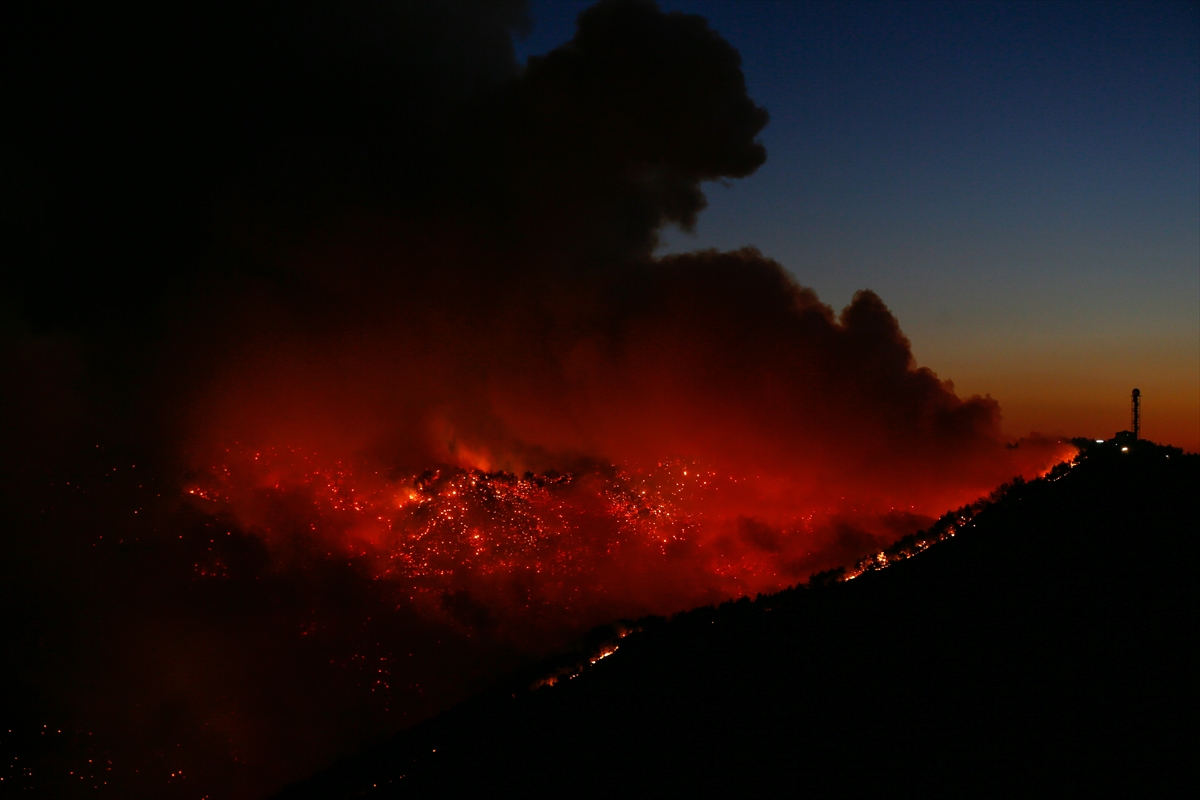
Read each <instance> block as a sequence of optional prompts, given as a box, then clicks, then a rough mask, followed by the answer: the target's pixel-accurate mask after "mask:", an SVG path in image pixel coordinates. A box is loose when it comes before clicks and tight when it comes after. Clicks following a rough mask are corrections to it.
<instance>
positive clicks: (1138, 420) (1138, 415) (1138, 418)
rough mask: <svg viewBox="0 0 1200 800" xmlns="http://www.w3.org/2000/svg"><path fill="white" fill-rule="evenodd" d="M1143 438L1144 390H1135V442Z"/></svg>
mask: <svg viewBox="0 0 1200 800" xmlns="http://www.w3.org/2000/svg"><path fill="white" fill-rule="evenodd" d="M1140 438H1142V390H1141V389H1134V390H1133V440H1134V441H1135V442H1136V441H1137V440H1138V439H1140Z"/></svg>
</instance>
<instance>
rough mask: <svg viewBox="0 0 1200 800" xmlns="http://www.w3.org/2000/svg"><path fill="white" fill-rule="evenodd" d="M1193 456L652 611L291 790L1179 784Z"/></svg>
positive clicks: (1101, 467)
mask: <svg viewBox="0 0 1200 800" xmlns="http://www.w3.org/2000/svg"><path fill="white" fill-rule="evenodd" d="M1198 478H1200V457H1197V456H1184V455H1182V454H1181V453H1180V452H1179V451H1177V450H1168V449H1166V448H1159V447H1155V446H1152V445H1149V444H1148V443H1142V444H1140V445H1139V446H1138V448H1137V451H1136V452H1133V453H1120V452H1119V451H1117V450H1116V449H1115V448H1114V447H1112V446H1105V447H1099V448H1094V449H1093V450H1092V451H1091V452H1090V453H1088V454H1087V455H1086V456H1085V457H1083V458H1081V459H1080V463H1079V464H1078V465H1077V466H1075V467H1074V468H1073V469H1071V470H1069V471H1067V470H1060V471H1059V472H1058V473H1056V474H1055V475H1054V476H1052V477H1050V478H1045V479H1042V480H1038V481H1034V482H1031V483H1027V484H1018V485H1016V486H1013V487H1011V488H1010V489H1009V490H1008V491H1007V492H1006V493H1005V494H1004V495H1003V497H1002V498H1000V499H999V500H997V501H996V502H994V503H992V504H990V505H988V506H987V507H986V508H984V509H983V510H982V511H981V512H980V513H979V514H978V515H977V516H976V517H975V518H974V520H973V524H972V525H969V526H968V527H967V528H966V529H964V530H962V531H961V532H960V533H959V534H958V535H957V536H955V537H954V538H952V539H949V540H947V541H944V542H942V543H940V544H938V545H936V546H934V547H932V548H931V549H930V550H928V551H927V552H925V553H922V554H920V555H918V556H916V557H915V558H912V559H910V560H907V561H903V562H901V563H899V564H896V565H894V566H892V567H889V568H888V569H886V570H883V571H880V572H872V573H866V574H864V575H862V576H860V577H858V578H856V579H855V580H852V581H848V582H845V583H839V584H835V585H833V586H828V587H825V588H814V589H796V590H790V591H787V592H784V593H781V594H779V595H774V596H771V597H763V598H760V599H759V600H758V601H756V602H752V601H749V600H743V601H740V602H737V603H727V604H725V605H723V606H721V607H719V608H715V609H714V608H706V609H698V610H696V611H693V612H689V613H687V614H683V615H679V616H677V617H676V618H674V619H673V620H671V621H670V622H663V621H659V622H658V623H657V624H655V623H654V622H653V621H649V622H645V623H644V627H645V630H643V631H642V632H640V633H637V634H634V635H631V636H629V637H627V638H626V639H624V640H622V642H621V645H620V650H619V652H618V653H616V654H615V655H614V656H613V657H612V658H606V659H604V660H603V661H600V662H598V663H597V664H596V665H595V666H594V667H592V668H590V669H588V670H586V671H585V672H584V673H583V674H581V675H580V676H579V677H578V678H575V679H572V680H560V681H559V682H558V684H557V685H554V686H552V687H546V688H541V689H537V690H534V691H531V692H520V691H518V692H513V691H504V692H500V691H497V692H495V693H493V694H492V695H490V696H485V697H479V698H476V700H474V701H472V702H471V703H468V704H466V705H465V706H463V707H460V708H459V709H456V710H454V711H452V712H450V713H448V714H445V715H442V716H441V717H439V718H437V719H435V720H433V721H431V722H430V723H427V724H425V725H423V726H421V727H419V728H417V729H416V730H414V731H411V732H409V733H407V734H404V735H402V736H400V737H398V738H397V739H395V740H393V741H390V742H388V743H386V744H383V745H380V746H379V747H377V748H376V749H375V750H373V751H371V752H368V753H364V754H362V755H361V756H359V757H358V758H356V759H353V760H351V761H348V762H345V763H343V764H341V765H339V766H338V767H336V768H334V769H333V770H330V771H329V772H327V773H325V774H323V775H320V776H318V777H317V778H314V779H313V780H311V781H309V782H307V783H305V784H301V785H298V786H294V787H292V788H291V789H290V790H288V791H287V792H285V793H284V796H285V797H287V798H301V797H320V798H330V797H359V796H366V797H426V796H468V795H471V794H476V793H482V794H492V793H495V792H497V791H500V790H502V789H503V790H504V791H505V793H506V794H511V795H513V796H520V795H525V796H529V795H538V796H562V797H570V796H577V795H585V796H590V795H599V794H610V793H613V792H621V793H627V792H631V791H637V792H639V793H646V792H648V791H658V792H661V793H663V794H665V795H667V796H681V795H684V794H693V795H699V796H719V795H732V796H743V795H748V794H752V793H763V794H767V795H783V794H788V795H799V794H807V795H816V796H827V795H851V796H862V795H887V796H930V795H935V796H936V795H961V796H974V795H979V794H992V793H999V792H1005V793H1007V792H1010V791H1020V790H1025V791H1037V792H1038V794H1044V795H1048V794H1054V795H1061V794H1067V795H1082V794H1092V793H1096V792H1103V794H1105V795H1108V796H1139V795H1140V796H1146V795H1148V794H1159V793H1167V794H1170V795H1174V794H1176V793H1178V792H1180V791H1181V790H1183V789H1185V788H1189V787H1190V788H1195V784H1196V779H1195V777H1194V770H1193V769H1192V767H1193V762H1194V760H1195V752H1196V751H1195V746H1194V745H1195V739H1196V736H1195V733H1196V714H1195V711H1196V694H1197V689H1196V683H1195V678H1196V674H1197V673H1196V658H1195V653H1194V646H1193V642H1194V637H1195V635H1196V630H1197V626H1196V614H1195V610H1194V607H1195V601H1194V586H1195V582H1194V579H1193V577H1192V573H1193V570H1194V569H1195V568H1196V565H1197V547H1196V535H1197V529H1198V525H1197V519H1198V515H1197V511H1198V509H1197V505H1198V502H1197V495H1198V494H1200V492H1197V488H1198V487H1200V480H1198Z"/></svg>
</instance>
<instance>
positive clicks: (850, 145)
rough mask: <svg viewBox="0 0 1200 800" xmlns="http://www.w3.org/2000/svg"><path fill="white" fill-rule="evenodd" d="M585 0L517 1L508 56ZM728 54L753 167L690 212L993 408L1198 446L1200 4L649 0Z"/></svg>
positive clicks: (537, 44)
mask: <svg viewBox="0 0 1200 800" xmlns="http://www.w3.org/2000/svg"><path fill="white" fill-rule="evenodd" d="M588 5H590V3H587V2H564V1H563V0H558V1H557V2H545V1H542V2H539V1H538V0H535V1H534V2H533V3H532V5H531V15H532V20H533V27H532V30H531V32H530V35H529V36H528V37H527V38H526V39H525V40H523V41H520V42H518V43H517V46H518V54H519V57H520V58H522V59H523V58H525V57H527V56H528V55H531V54H538V53H544V52H546V51H548V50H550V49H552V48H553V47H555V46H557V45H558V44H561V43H562V42H564V41H566V40H567V39H569V38H570V37H571V35H572V33H573V30H574V21H575V17H576V16H577V15H578V13H579V11H580V10H582V9H583V8H585V7H587V6H588ZM660 5H661V6H662V7H663V8H664V9H667V10H679V11H683V12H685V13H696V14H700V15H702V16H704V17H706V18H707V19H708V20H709V21H710V23H711V25H712V26H713V27H714V28H715V29H716V30H717V31H719V32H720V33H721V34H722V35H723V36H724V37H725V38H726V39H728V40H729V41H730V42H731V43H732V44H733V45H734V46H735V47H737V48H738V50H739V51H740V52H741V54H742V58H743V68H744V71H745V74H746V81H747V83H748V85H749V89H750V93H751V96H752V97H754V98H755V100H756V101H757V102H758V103H759V104H760V105H763V106H765V107H766V108H767V109H768V111H769V112H770V114H771V123H770V125H769V126H768V127H767V129H766V130H765V131H764V133H763V137H762V138H763V142H764V144H765V145H766V147H767V152H768V159H767V163H766V165H765V166H763V167H762V168H761V169H760V170H759V171H758V173H757V174H755V175H753V176H751V177H750V178H748V179H745V180H742V181H738V182H736V183H734V184H733V185H732V186H728V187H724V186H718V185H713V186H710V187H709V188H708V196H709V201H710V207H709V209H708V210H707V211H706V212H705V213H704V214H703V215H702V216H701V218H700V223H699V225H698V227H697V230H696V233H695V234H694V235H689V234H684V233H681V232H676V231H671V232H669V233H668V235H667V237H666V246H665V249H666V250H668V251H670V250H690V249H694V248H697V247H717V248H722V249H725V248H733V247H739V246H743V245H754V246H756V247H758V248H759V249H761V250H762V251H763V252H764V253H765V254H767V255H769V256H772V257H774V258H776V259H778V260H779V261H780V262H782V263H783V264H784V265H785V266H786V267H787V268H788V269H790V270H791V271H792V272H793V273H794V274H795V275H796V277H797V279H798V280H799V281H800V282H801V283H803V284H805V285H808V286H811V287H813V288H815V289H816V290H817V291H818V293H819V294H820V295H821V297H822V298H823V299H825V300H826V302H829V303H830V304H832V305H833V306H834V307H835V308H840V307H841V306H843V305H845V304H846V303H847V302H848V301H849V299H850V297H851V295H852V294H853V292H854V291H855V290H857V289H860V288H871V289H874V290H875V291H877V292H879V293H880V295H882V296H883V298H884V300H885V301H886V302H887V303H888V304H889V305H890V306H891V307H892V309H893V310H894V311H895V312H896V314H897V316H898V317H899V318H900V321H901V324H902V326H903V327H904V329H905V331H906V332H907V333H908V334H909V336H910V338H911V339H912V340H913V346H914V350H915V352H916V355H917V358H918V360H919V362H920V363H921V364H923V365H926V366H929V367H931V368H933V369H934V370H935V371H937V372H938V374H939V375H941V376H942V377H943V378H950V379H952V380H954V381H955V383H956V385H957V386H958V388H959V391H960V393H963V394H971V393H990V394H992V395H993V396H994V397H996V398H997V399H999V400H1000V402H1001V405H1002V407H1003V409H1004V411H1005V418H1006V430H1007V431H1008V432H1009V433H1010V434H1013V435H1021V434H1024V433H1027V432H1029V431H1030V430H1034V429H1036V430H1042V431H1045V432H1048V433H1049V432H1059V431H1071V430H1080V428H1081V426H1082V427H1083V428H1085V429H1088V430H1090V429H1092V428H1094V429H1095V431H1094V433H1095V434H1096V435H1097V436H1099V435H1111V433H1112V431H1113V430H1116V429H1117V428H1120V427H1125V426H1126V425H1127V421H1126V419H1125V417H1126V412H1127V398H1128V392H1129V389H1130V388H1132V386H1134V385H1135V384H1137V385H1139V386H1140V388H1141V389H1142V391H1143V392H1144V393H1145V395H1146V398H1145V400H1146V423H1145V430H1146V432H1147V434H1148V435H1150V436H1151V437H1152V438H1160V439H1163V440H1167V441H1172V442H1175V443H1178V444H1182V445H1184V446H1187V447H1189V448H1192V449H1194V448H1197V447H1198V446H1200V4H1198V3H1194V2H1192V3H1183V2H1177V3H1099V2H1087V3H983V2H972V3H900V2H864V3H858V2H836V3H818V2H761V1H760V2H747V1H746V0H740V1H739V2H720V1H718V0H710V1H709V2H702V1H700V0H676V1H671V0H667V1H664V2H661V3H660Z"/></svg>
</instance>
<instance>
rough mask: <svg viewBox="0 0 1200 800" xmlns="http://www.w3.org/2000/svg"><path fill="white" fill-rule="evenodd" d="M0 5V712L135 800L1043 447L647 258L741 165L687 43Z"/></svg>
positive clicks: (694, 268) (738, 588)
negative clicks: (0, 277)
mask: <svg viewBox="0 0 1200 800" xmlns="http://www.w3.org/2000/svg"><path fill="white" fill-rule="evenodd" d="M14 13H16V15H17V17H19V18H18V19H14V20H13V24H12V25H9V26H7V27H8V28H9V30H10V31H13V32H15V35H16V36H15V38H16V41H14V43H13V47H12V52H13V53H14V54H15V58H16V61H17V63H18V64H20V65H21V66H22V69H23V70H24V71H25V73H26V75H27V77H26V79H25V80H23V81H21V82H19V83H18V85H17V87H16V89H15V90H14V91H15V93H16V96H15V99H14V108H17V109H19V111H20V113H19V114H17V115H16V116H15V117H14V118H15V119H17V120H18V123H17V134H18V136H19V137H20V139H21V141H22V143H23V147H22V148H20V149H17V150H14V151H13V152H14V153H16V155H10V156H8V157H7V158H8V162H7V164H6V169H7V170H8V172H9V173H10V174H11V176H12V180H10V181H7V182H6V187H7V188H6V192H7V196H6V205H7V206H9V207H10V208H12V209H13V210H14V211H13V213H12V214H10V215H8V224H9V225H10V226H12V230H11V231H10V233H11V235H10V236H9V237H8V240H9V242H10V245H9V249H10V252H9V256H10V259H9V261H10V263H11V264H13V265H14V266H13V267H12V268H11V272H10V278H9V282H10V285H11V287H12V290H13V291H12V292H11V294H10V300H9V305H8V306H7V307H6V308H5V309H4V313H5V317H6V324H7V330H6V332H5V349H4V359H5V360H4V370H5V375H6V384H7V385H6V388H5V391H4V394H3V402H4V404H5V405H4V409H5V418H4V420H3V429H2V430H3V434H4V437H5V439H4V441H5V445H6V447H5V456H4V460H3V464H2V467H3V470H4V473H5V476H6V484H7V486H8V489H7V492H6V494H7V496H6V505H7V506H8V507H9V508H10V510H11V511H12V514H11V519H13V520H14V521H15V522H14V525H16V527H17V531H16V533H15V534H14V536H12V537H10V539H9V540H7V544H6V545H5V547H7V548H8V553H7V554H6V558H5V559H4V563H5V564H7V565H8V567H7V573H6V575H5V576H4V577H5V587H6V588H5V592H6V598H5V601H6V602H5V607H6V608H8V609H10V610H11V612H10V616H11V617H12V618H11V619H10V620H9V622H10V623H11V624H10V629H11V630H13V631H14V633H13V634H12V639H11V645H10V647H9V648H8V649H9V651H10V656H9V658H8V661H9V663H10V664H11V665H12V666H13V668H14V670H16V671H17V672H18V673H19V674H20V675H21V678H20V682H19V683H18V684H17V685H18V686H20V687H21V690H20V691H21V692H36V693H38V694H37V696H38V697H40V698H43V700H41V701H39V703H41V704H40V705H38V704H35V705H34V706H33V707H32V708H33V710H32V711H30V710H28V709H27V710H26V711H20V710H19V709H20V708H24V706H20V704H15V705H14V704H10V705H11V706H12V708H17V709H18V711H13V712H12V713H13V714H16V715H17V717H19V718H20V720H24V722H22V723H21V724H25V723H28V725H31V726H36V724H40V723H39V719H40V718H39V717H38V714H43V715H46V714H55V715H58V716H57V717H56V719H58V720H60V721H64V720H65V722H63V724H64V725H66V726H67V728H68V729H70V730H76V731H93V732H94V733H95V735H96V738H95V740H94V742H92V743H91V744H87V745H86V746H84V745H80V746H79V747H76V746H75V745H71V747H67V749H66V750H64V751H63V752H67V753H68V756H70V758H76V761H77V762H78V763H85V762H86V758H84V757H83V755H78V754H79V753H83V754H84V755H87V756H88V757H93V756H95V757H100V756H102V757H103V761H104V762H107V761H108V760H110V759H111V760H112V761H113V763H114V764H115V765H116V766H114V769H115V770H117V772H118V773H120V774H119V776H117V773H113V776H117V777H113V776H110V777H111V778H112V786H114V787H117V788H115V789H113V791H116V792H118V793H119V794H120V796H135V795H137V794H138V793H141V794H143V795H145V796H154V797H166V796H171V793H172V792H179V793H181V796H182V795H186V796H194V795H195V790H196V789H200V790H201V794H203V793H204V792H211V793H213V796H240V797H253V796H257V795H259V794H261V793H262V792H264V791H266V790H268V789H270V788H271V787H274V786H278V785H280V784H281V783H282V782H283V781H285V780H287V779H289V778H294V777H298V776H300V775H301V774H303V773H304V771H306V770H308V769H311V768H312V767H313V765H314V764H316V763H320V762H322V761H325V760H328V759H329V758H331V757H333V756H334V755H336V754H338V753H341V752H345V751H347V750H348V749H350V748H352V747H354V746H357V745H359V744H361V743H362V742H364V741H368V740H369V739H370V738H371V737H372V736H376V735H379V734H381V733H383V732H386V731H388V730H394V729H396V728H397V727H398V726H401V725H404V724H408V723H411V722H412V721H414V720H416V719H419V718H421V717H422V716H424V715H428V714H430V713H433V712H435V711H437V710H439V709H441V708H444V707H446V705H447V704H449V703H451V702H453V701H454V700H455V699H456V698H459V697H461V696H462V695H463V693H465V692H467V691H469V690H470V689H471V688H473V687H475V686H477V685H479V682H480V681H485V680H487V679H488V678H489V677H491V676H495V675H496V674H498V673H499V672H501V671H502V670H504V669H507V668H510V667H512V666H513V665H515V664H518V663H520V662H521V661H522V660H524V659H528V658H531V657H535V656H537V655H538V654H541V653H544V652H546V651H547V650H549V649H552V648H554V647H557V646H560V645H561V644H562V643H563V642H564V641H566V640H568V639H570V638H571V637H573V636H577V635H579V634H580V633H581V632H582V631H584V630H586V629H587V628H588V627H589V626H591V625H594V624H598V623H603V622H606V621H610V620H612V619H615V618H617V617H620V616H636V615H639V614H645V613H667V612H671V611H674V610H678V609H681V608H684V607H687V606H690V605H695V604H699V603H703V602H711V601H713V600H718V599H722V598H726V597H729V596H733V595H736V594H740V593H743V592H755V591H766V590H771V589H777V588H781V587H783V586H786V585H788V584H792V583H796V582H800V581H803V580H804V579H805V578H806V577H807V576H808V575H809V574H810V573H811V572H814V571H816V570H819V569H824V568H827V567H831V566H834V565H836V564H839V563H845V562H847V561H849V560H853V559H855V558H857V557H858V556H860V555H862V554H864V553H865V552H868V551H870V550H872V549H875V548H878V547H881V546H883V545H886V544H888V543H890V541H891V540H894V539H895V538H897V537H899V536H901V535H904V534H907V533H910V532H912V531H913V530H915V529H917V528H919V527H921V526H922V525H923V524H925V523H926V522H927V521H928V520H929V519H930V517H931V516H936V515H937V514H940V513H941V512H942V511H944V510H946V509H947V508H949V507H952V506H954V505H957V504H960V503H963V502H966V501H969V500H971V499H974V498H975V497H977V496H978V495H980V494H983V493H986V492H987V491H989V490H990V489H991V488H993V487H994V486H995V485H996V484H998V483H1000V482H1001V481H1003V480H1006V479H1008V478H1009V477H1011V476H1013V475H1015V474H1031V473H1035V472H1037V471H1040V470H1041V469H1044V468H1046V467H1047V466H1048V465H1049V464H1050V463H1052V462H1053V461H1054V460H1055V459H1056V458H1057V457H1058V456H1060V455H1062V453H1061V451H1060V449H1058V448H1057V446H1054V445H1052V444H1049V443H1041V444H1038V443H1036V442H1032V441H1031V442H1026V443H1024V444H1022V446H1021V447H1018V448H1012V447H1006V445H1005V443H1004V442H1003V440H1002V439H1001V437H1000V433H999V409H998V407H997V406H996V404H995V402H994V401H992V400H990V399H987V398H978V397H973V398H969V399H962V398H959V397H958V396H956V394H955V393H954V391H953V387H952V386H951V385H950V384H949V383H946V382H943V381H941V380H939V378H938V377H937V376H936V375H934V374H933V373H932V372H930V371H928V370H926V369H922V368H918V367H917V365H916V364H915V363H914V362H913V358H912V354H911V350H910V347H909V344H908V341H907V340H906V339H905V337H904V335H903V334H902V333H901V330H900V328H899V325H898V324H897V321H896V319H895V318H894V317H893V316H892V315H891V313H890V312H889V311H888V309H887V308H886V306H885V305H884V303H883V302H882V301H881V300H880V298H878V297H877V296H876V295H874V294H872V293H871V292H868V291H864V292H861V293H859V294H858V295H857V296H856V297H855V298H854V300H853V301H852V303H851V304H850V305H849V306H848V307H847V308H846V309H844V310H843V311H842V312H841V313H840V314H838V313H835V312H834V310H833V309H831V308H829V307H828V306H826V305H824V304H823V303H821V302H820V300H819V299H818V298H817V297H816V296H815V295H814V293H813V292H811V291H810V290H807V289H804V288H803V287H801V286H799V285H798V284H797V283H796V282H795V281H794V279H793V278H792V277H791V276H790V275H789V274H788V273H787V272H786V271H785V270H784V269H783V268H782V267H781V266H780V265H778V264H777V263H775V262H773V261H772V260H770V259H769V258H766V257H764V256H763V255H761V254H760V253H758V252H757V251H754V250H751V249H747V250H742V251H738V252H732V253H718V252H700V253H693V254H688V255H677V256H671V257H667V258H655V257H654V256H653V251H654V247H655V244H656V241H657V238H656V237H657V234H658V232H659V231H660V230H661V229H662V227H663V226H664V225H668V224H676V225H680V226H683V227H688V226H690V225H692V224H693V223H694V222H695V220H696V218H697V215H698V214H699V213H700V212H701V211H702V209H703V208H704V203H705V200H704V195H703V193H702V191H701V186H702V184H703V183H704V182H705V181H712V180H719V179H727V178H738V177H743V176H745V175H748V174H750V173H751V172H753V171H754V170H755V169H756V168H757V167H759V166H760V165H761V164H762V163H763V161H764V159H765V152H764V150H763V148H762V146H761V145H760V144H759V143H758V142H757V139H756V137H757V136H758V134H759V132H760V131H761V130H762V128H763V127H764V125H765V124H766V122H767V115H766V112H765V111H764V110H762V109H760V108H758V107H757V106H756V105H755V104H754V103H753V102H752V100H751V99H750V98H749V97H748V96H747V94H746V89H745V83H744V80H743V77H742V74H741V71H740V66H739V57H738V54H737V53H736V51H734V49H733V48H732V47H731V46H730V45H729V44H728V43H726V42H725V41H724V40H722V39H721V38H720V37H719V36H718V35H717V34H716V33H715V32H713V31H712V30H710V29H709V28H708V26H707V24H706V23H705V21H704V20H702V19H700V18H699V17H694V16H686V15H681V14H676V13H672V14H663V13H661V12H660V11H659V10H658V9H657V8H656V7H655V6H654V5H653V4H652V3H649V2H634V1H629V2H602V3H600V4H598V5H597V6H595V7H594V8H592V9H590V10H588V11H586V12H585V13H584V14H583V15H581V17H580V19H579V26H578V31H577V33H576V35H575V38H574V39H573V40H572V41H570V42H568V43H567V44H565V45H563V46H562V47H560V48H558V49H557V50H555V51H553V52H552V53H550V54H549V55H547V56H545V57H541V58H535V59H531V60H530V63H529V64H528V65H527V66H525V67H523V68H522V67H519V66H518V65H517V64H516V63H515V62H514V59H513V56H512V47H511V36H512V35H513V33H514V32H519V30H520V28H521V26H522V25H523V19H524V18H523V9H522V7H521V6H520V4H515V3H503V2H500V3H492V4H479V3H476V2H439V3H430V4H424V3H387V2H363V3H353V4H346V3H318V2H304V3H287V4H269V3H268V4H246V3H239V4H233V5H231V6H229V7H219V6H213V5H211V4H210V5H206V6H205V7H204V8H202V9H191V8H189V9H187V10H186V12H185V11H181V10H178V9H174V8H154V9H149V10H147V9H136V10H122V9H116V10H114V9H111V8H105V9H95V10H91V11H85V12H83V13H84V14H90V15H91V16H90V17H75V18H72V19H69V20H64V19H61V18H58V17H55V16H52V15H50V14H48V13H47V12H46V11H45V10H44V9H42V8H40V7H38V8H33V9H32V10H30V11H28V13H26V12H24V11H17V12H14ZM97 444H100V445H103V446H102V447H97ZM80 453H86V454H87V455H80ZM97 459H98V460H97ZM135 465H136V466H135ZM47 632H49V633H47ZM47 636H49V637H50V638H51V639H53V640H54V641H55V645H54V646H53V647H51V648H49V649H47V648H46V646H45V643H46V637H47ZM81 664H87V669H86V670H85V669H82V668H81V667H80V665H81ZM6 713H7V712H6ZM22 715H23V716H22ZM18 727H19V726H18ZM39 741H40V740H39ZM89 741H91V740H89ZM64 747H65V746H64ZM80 747H82V748H83V749H82V750H80V749H79V748H80ZM71 748H75V749H71ZM88 748H91V749H90V750H89V749H88ZM172 748H174V749H172ZM71 754H75V755H71ZM89 754H90V755H89ZM68 756H62V758H66V759H67V760H68V761H70V758H68ZM46 759H48V760H47V761H46V763H47V764H49V765H50V766H47V767H46V768H45V769H46V770H49V771H51V772H52V771H53V770H54V769H57V767H55V766H53V765H54V764H55V763H59V762H55V761H54V760H53V759H52V758H50V756H46ZM79 759H82V761H79ZM93 760H95V759H93ZM60 761H61V759H60ZM70 763H76V762H70ZM138 765H141V766H140V767H139V766H138ZM134 770H138V771H137V772H134ZM177 773H179V774H177ZM179 775H184V776H186V779H185V778H181V777H179ZM45 780H50V778H46V779H45ZM64 780H65V779H64ZM44 785H49V784H44ZM62 785H63V786H68V785H73V784H71V783H70V781H66V782H65V783H63V784H62Z"/></svg>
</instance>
